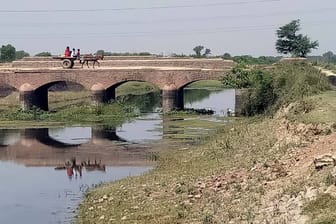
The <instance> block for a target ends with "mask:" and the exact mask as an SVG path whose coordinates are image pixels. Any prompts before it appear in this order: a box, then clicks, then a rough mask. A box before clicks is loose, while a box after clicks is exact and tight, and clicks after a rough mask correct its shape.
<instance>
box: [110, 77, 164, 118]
mask: <svg viewBox="0 0 336 224" xmlns="http://www.w3.org/2000/svg"><path fill="white" fill-rule="evenodd" d="M112 90H114V91H115V92H114V94H115V100H116V101H118V102H120V103H122V104H125V105H129V106H133V107H136V108H137V109H138V110H139V111H141V112H153V111H157V110H159V109H160V108H162V99H161V92H160V89H159V88H158V87H156V86H155V85H153V84H151V83H148V82H143V81H126V82H121V83H118V84H117V85H114V86H111V87H109V88H108V89H107V94H109V92H111V91H112Z"/></svg>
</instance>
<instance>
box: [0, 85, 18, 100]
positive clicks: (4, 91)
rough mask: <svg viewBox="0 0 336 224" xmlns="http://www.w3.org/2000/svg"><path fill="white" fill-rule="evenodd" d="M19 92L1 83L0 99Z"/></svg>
mask: <svg viewBox="0 0 336 224" xmlns="http://www.w3.org/2000/svg"><path fill="white" fill-rule="evenodd" d="M18 91H19V90H18V89H17V88H16V87H14V86H12V85H10V84H8V83H5V82H0V97H6V96H8V95H10V94H11V93H13V92H18Z"/></svg>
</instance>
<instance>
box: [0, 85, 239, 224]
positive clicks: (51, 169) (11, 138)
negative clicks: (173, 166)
mask: <svg viewBox="0 0 336 224" xmlns="http://www.w3.org/2000/svg"><path fill="white" fill-rule="evenodd" d="M146 107H149V108H151V110H152V111H151V112H150V111H147V112H150V113H146V114H143V115H141V116H140V117H138V118H136V119H134V120H131V121H127V122H125V123H124V124H122V125H120V126H118V127H111V126H104V125H99V126H81V125H77V126H71V127H49V128H34V129H14V128H12V129H2V130H0V145H1V146H0V178H1V180H2V184H1V185H0V194H1V195H2V199H1V200H0V209H1V210H0V211H1V212H0V220H1V221H2V222H3V223H69V222H71V221H72V220H73V218H74V216H75V214H76V207H77V206H78V203H79V202H80V200H81V199H82V196H83V193H85V191H86V190H87V189H88V188H90V187H94V186H96V185H99V184H101V183H104V182H111V181H115V180H118V179H121V178H125V177H128V176H134V175H141V174H143V173H144V172H148V171H149V170H150V169H151V168H152V167H153V166H155V158H156V153H157V152H159V151H160V150H162V148H165V149H166V148H169V147H161V146H162V144H165V141H166V140H167V136H169V138H168V139H169V140H171V139H173V138H174V136H176V135H171V133H172V131H171V130H172V129H174V128H176V125H175V126H174V121H168V122H167V121H166V119H164V118H163V117H162V115H161V114H159V113H153V111H160V110H158V108H157V107H158V105H157V103H156V104H155V106H153V107H150V106H149V105H146ZM185 107H186V108H194V109H201V108H207V109H211V110H213V111H214V112H215V113H214V115H212V116H211V117H209V116H207V117H206V118H205V119H207V121H210V122H213V121H218V120H219V121H222V119H223V117H224V116H225V115H226V111H227V109H233V108H235V105H234V90H223V91H204V90H186V91H185ZM141 110H142V111H144V110H145V109H144V108H141ZM209 118H211V119H209ZM187 119H188V118H187ZM191 119H195V118H191ZM196 119H197V120H199V118H196ZM191 122H192V123H193V121H192V120H191ZM194 123H195V122H194ZM167 129H168V131H167ZM176 130H177V131H176V133H175V132H173V133H174V134H177V135H179V136H182V138H183V136H188V137H187V138H186V139H187V140H190V139H192V137H190V136H199V135H205V134H208V133H209V130H208V128H202V127H196V126H195V127H194V126H189V127H178V128H177V129H176ZM181 130H183V133H180V131H181ZM175 144H176V141H175Z"/></svg>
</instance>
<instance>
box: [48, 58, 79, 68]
mask: <svg viewBox="0 0 336 224" xmlns="http://www.w3.org/2000/svg"><path fill="white" fill-rule="evenodd" d="M53 59H58V60H62V67H63V68H73V66H74V65H75V60H77V57H73V58H72V57H65V56H56V57H53Z"/></svg>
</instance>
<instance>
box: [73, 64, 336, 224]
mask: <svg viewBox="0 0 336 224" xmlns="http://www.w3.org/2000/svg"><path fill="white" fill-rule="evenodd" d="M304 66H305V65H304ZM280 69H283V70H278V72H279V71H288V69H289V71H292V73H289V74H288V73H285V74H286V75H287V77H288V80H290V79H291V78H292V77H294V76H295V73H296V72H297V71H301V72H302V71H303V72H304V73H308V75H307V76H306V77H308V80H307V81H306V79H305V78H303V79H301V81H302V82H303V83H305V84H304V85H303V84H302V83H301V82H297V83H296V84H294V85H293V83H295V82H288V83H286V79H284V80H281V79H280V80H279V84H281V85H279V86H275V87H276V88H274V89H277V88H278V87H279V89H280V87H286V88H288V89H287V90H288V91H295V93H292V94H291V93H290V92H287V93H286V94H284V92H282V90H281V91H280V92H279V91H278V92H276V94H277V95H276V97H275V98H273V99H275V101H273V102H272V103H273V104H272V105H263V106H265V107H264V108H262V109H263V110H266V109H267V111H269V113H271V111H275V110H274V108H275V106H276V107H277V108H278V110H277V112H276V113H275V112H273V113H272V114H271V116H269V117H251V118H243V119H239V120H236V121H235V122H232V123H228V124H227V125H225V127H224V128H220V129H219V130H217V134H215V135H211V136H210V137H208V138H203V139H202V140H201V141H199V142H198V145H197V146H194V145H192V144H187V145H183V144H181V145H180V146H179V147H174V148H173V149H169V150H164V151H163V152H162V153H161V154H160V157H159V161H158V165H157V167H156V168H155V169H154V170H153V171H151V172H150V173H147V174H145V175H143V176H140V177H131V178H127V179H124V180H121V181H117V182H114V183H111V184H105V185H103V186H101V187H99V188H96V189H91V190H90V191H89V192H88V193H87V195H86V198H85V200H84V202H83V203H82V204H81V206H80V210H79V213H78V220H77V221H78V223H167V224H168V223H204V224H205V223H207V224H210V223H304V222H311V223H335V221H336V219H335V218H334V217H335V215H334V213H332V214H331V215H326V216H320V215H317V214H319V211H323V212H328V211H330V210H331V208H332V206H333V205H334V203H335V202H336V199H335V197H334V196H332V195H330V194H328V196H327V197H324V196H323V195H324V194H325V193H326V192H327V190H328V189H330V187H332V186H333V183H334V182H333V180H332V178H331V177H330V170H328V169H323V170H322V171H316V170H315V169H314V165H313V162H314V158H315V157H318V156H321V155H323V154H324V153H334V152H333V149H334V147H336V143H335V141H334V139H335V138H336V133H335V131H336V129H335V128H336V125H335V124H336V117H335V116H333V114H334V113H333V112H334V111H335V110H336V104H335V103H334V102H335V99H336V92H335V91H334V90H330V91H327V92H323V91H322V90H325V89H328V88H325V87H324V86H322V87H321V88H320V87H319V84H320V83H319V82H318V83H316V84H317V85H315V84H311V83H310V81H311V80H316V79H315V78H316V77H320V74H319V73H318V72H317V71H316V70H313V69H312V68H310V67H309V68H307V69H305V70H302V67H300V66H298V67H289V68H280ZM296 69H297V70H296ZM293 71H294V72H293ZM314 73H315V74H316V77H311V76H310V75H312V74H314ZM278 77H280V75H279V76H278ZM300 78H302V77H300ZM323 82H324V81H323ZM276 83H277V82H274V83H267V85H268V84H272V85H273V84H276ZM314 83H315V81H314ZM299 86H301V87H306V86H311V87H312V88H309V89H306V88H304V89H300V88H297V87H299ZM315 87H316V88H315ZM319 88H320V89H319ZM261 89H262V88H261ZM274 89H273V90H274ZM273 90H272V91H273ZM296 91H298V92H296ZM299 91H304V94H296V93H299ZM261 93H263V92H261ZM282 93H283V94H282ZM257 94H258V93H257ZM282 95H283V97H282ZM252 96H257V95H252ZM290 96H297V97H298V98H291V97H290ZM284 99H287V101H286V102H284V101H282V100H284ZM280 102H282V103H281V105H280ZM178 122H179V124H178V125H179V126H181V127H183V126H184V127H187V126H188V124H187V122H188V121H185V122H186V123H183V121H181V120H180V121H178ZM175 145H176V141H175ZM321 201H322V202H323V201H328V203H326V204H324V203H321Z"/></svg>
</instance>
